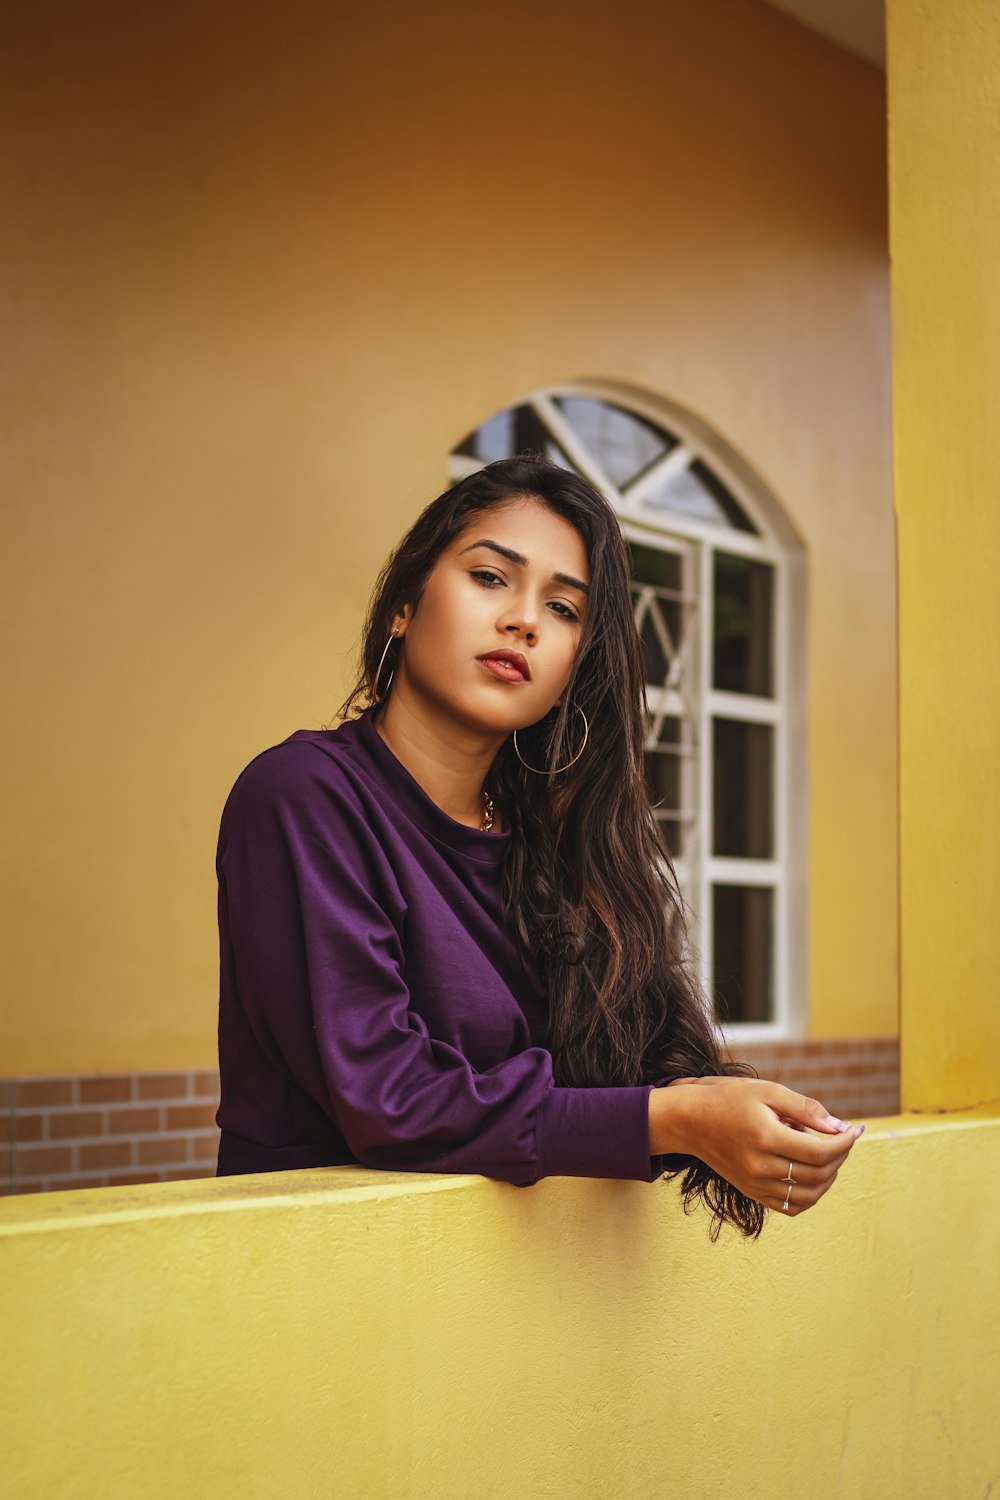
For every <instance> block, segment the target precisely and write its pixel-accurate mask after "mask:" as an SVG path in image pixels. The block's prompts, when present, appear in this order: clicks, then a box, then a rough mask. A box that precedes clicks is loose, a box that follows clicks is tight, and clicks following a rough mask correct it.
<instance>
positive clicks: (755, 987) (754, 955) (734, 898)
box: [712, 885, 774, 1022]
mask: <svg viewBox="0 0 1000 1500" xmlns="http://www.w3.org/2000/svg"><path fill="white" fill-rule="evenodd" d="M712 913H713V944H712V949H713V973H712V980H713V990H714V994H715V1008H716V1014H717V1015H718V1017H719V1020H720V1021H729V1022H734V1021H769V1020H770V1019H771V1016H772V1013H773V1006H772V999H771V996H772V991H773V985H774V931H773V924H774V892H773V891H772V890H770V889H768V888H767V887H766V886H743V885H717V886H714V887H713V889H712Z"/></svg>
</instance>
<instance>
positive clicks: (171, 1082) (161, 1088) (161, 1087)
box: [138, 1073, 190, 1099]
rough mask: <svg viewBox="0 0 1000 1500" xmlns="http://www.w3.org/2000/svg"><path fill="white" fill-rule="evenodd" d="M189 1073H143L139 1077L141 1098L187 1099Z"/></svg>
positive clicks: (139, 1094)
mask: <svg viewBox="0 0 1000 1500" xmlns="http://www.w3.org/2000/svg"><path fill="white" fill-rule="evenodd" d="M189 1080H190V1074H188V1073H143V1074H142V1075H141V1076H140V1078H139V1091H138V1097H139V1098H140V1099H186V1098H187V1097H188V1092H189V1089H188V1083H189Z"/></svg>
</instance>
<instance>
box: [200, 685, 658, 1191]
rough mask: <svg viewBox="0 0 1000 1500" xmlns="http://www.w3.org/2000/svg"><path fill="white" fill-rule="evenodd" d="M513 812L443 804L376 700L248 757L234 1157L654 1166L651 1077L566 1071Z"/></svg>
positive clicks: (223, 872) (232, 857)
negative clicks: (517, 852)
mask: <svg viewBox="0 0 1000 1500" xmlns="http://www.w3.org/2000/svg"><path fill="white" fill-rule="evenodd" d="M509 838H510V835H509V834H498V833H481V832H479V831H478V830H476V829H472V828H467V827H465V826H464V825H463V824H460V823H456V822H455V821H454V819H452V818H450V817H448V816H447V814H446V813H444V812H442V811H441V809H440V808H439V807H437V806H436V805H435V804H434V803H433V802H432V801H431V800H430V798H429V797H428V796H427V795H426V793H425V792H424V791H423V790H422V788H421V787H420V786H419V785H418V783H417V782H416V781H414V779H413V778H412V777H411V776H410V775H409V773H408V772H407V771H406V770H405V769H404V767H403V766H402V765H401V764H400V763H399V761H397V760H396V758H395V756H394V755H393V754H392V752H391V751H390V750H389V748H388V746H387V745H386V744H385V743H384V741H383V740H382V738H381V736H380V735H379V734H378V732H377V731H376V729H375V726H374V723H373V722H372V710H370V709H369V710H368V711H367V712H366V713H364V714H363V715H362V717H361V718H360V719H355V720H351V721H348V722H347V723H345V724H342V725H341V726H340V727H339V728H337V729H334V730H316V731H313V730H305V729H303V730H298V731H297V732H296V733H295V734H293V735H291V736H290V737H289V738H288V739H287V740H285V741H284V742H283V743H282V744H280V745H276V746H274V747H273V748H272V749H270V750H265V751H264V752H263V754H261V755H258V756H257V758H256V759H255V760H253V761H251V763H250V765H249V766H248V767H247V768H246V770H245V771H244V772H243V773H242V775H241V776H240V777H239V779H238V780H237V782H236V785H235V786H234V787H233V790H232V792H231V793H230V796H229V799H228V801H227V803H226V806H225V810H224V812H223V815H222V826H221V831H220V836H219V850H218V861H217V870H218V876H219V933H220V947H221V983H220V1008H219V1060H220V1071H221V1079H222V1103H221V1106H220V1108H219V1113H218V1121H219V1125H220V1126H221V1128H222V1139H221V1144H220V1148H219V1167H218V1170H219V1174H220V1175H228V1174H232V1173H240V1172H272V1171H280V1170H282V1169H286V1168H293V1167H313V1166H339V1165H345V1164H349V1163H356V1162H360V1163H362V1164H363V1165H365V1166H369V1167H381V1168H395V1169H397V1170H402V1171H418V1172H477V1173H482V1174H483V1175H484V1176H487V1177H496V1178H502V1179H504V1180H506V1181H508V1182H513V1183H519V1184H527V1183H532V1182H535V1181H537V1179H538V1178H540V1177H544V1176H547V1175H550V1174H555V1175H562V1176H571V1177H622V1178H633V1179H639V1180H642V1181H650V1180H652V1178H653V1177H655V1176H656V1175H658V1173H659V1172H660V1171H662V1169H663V1165H664V1163H663V1162H662V1160H661V1159H660V1158H657V1157H652V1158H651V1157H650V1154H649V1145H648V1102H647V1101H648V1096H649V1091H650V1086H643V1087H637V1088H592V1089H581V1088H560V1087H557V1086H556V1085H555V1084H554V1082H553V1077H552V1059H551V1057H550V1055H549V1053H548V1052H547V1051H546V1050H545V1047H544V1045H543V1042H544V1037H545V1030H546V1015H547V1005H546V996H545V991H544V988H543V986H542V985H541V983H540V982H539V979H538V976H537V974H536V973H535V972H534V970H533V969H532V967H531V964H530V962H529V961H528V959H527V957H526V955H525V954H524V951H523V948H522V947H521V945H520V944H519V943H518V942H517V941H516V940H514V939H513V938H512V937H511V936H509V935H508V932H507V931H506V929H505V925H504V922H503V919H502V915H501V905H500V866H501V861H502V859H503V855H504V851H505V849H506V847H507V843H508V841H509Z"/></svg>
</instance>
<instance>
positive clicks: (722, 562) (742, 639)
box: [712, 552, 774, 698]
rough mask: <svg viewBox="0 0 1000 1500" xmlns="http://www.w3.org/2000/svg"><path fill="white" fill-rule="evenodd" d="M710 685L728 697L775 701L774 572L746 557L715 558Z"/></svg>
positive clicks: (723, 554)
mask: <svg viewBox="0 0 1000 1500" xmlns="http://www.w3.org/2000/svg"><path fill="white" fill-rule="evenodd" d="M714 573H715V590H714V594H715V598H714V609H713V621H712V685H713V687H717V688H720V689H721V690H722V691H724V692H727V693H754V694H756V695H757V696H758V697H761V698H771V697H773V695H774V670H773V664H772V657H773V654H774V653H773V649H772V639H773V630H772V623H771V622H772V616H773V596H774V569H773V568H772V567H771V565H770V563H762V562H755V561H754V560H753V559H752V558H749V557H733V556H732V555H731V554H730V553H728V552H716V554H715V566H714Z"/></svg>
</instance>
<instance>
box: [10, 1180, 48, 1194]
mask: <svg viewBox="0 0 1000 1500" xmlns="http://www.w3.org/2000/svg"><path fill="white" fill-rule="evenodd" d="M44 1191H45V1185H44V1183H41V1182H19V1183H17V1184H16V1185H15V1187H14V1192H15V1193H44Z"/></svg>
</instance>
